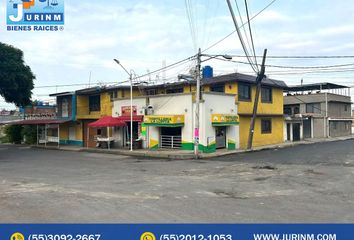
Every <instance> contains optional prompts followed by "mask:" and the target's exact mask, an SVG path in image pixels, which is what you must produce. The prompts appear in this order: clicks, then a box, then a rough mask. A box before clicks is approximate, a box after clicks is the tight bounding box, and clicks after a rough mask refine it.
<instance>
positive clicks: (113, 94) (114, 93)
mask: <svg viewBox="0 0 354 240" xmlns="http://www.w3.org/2000/svg"><path fill="white" fill-rule="evenodd" d="M109 95H110V97H111V101H113V100H114V99H116V98H117V97H118V96H117V91H113V92H110V93H109Z"/></svg>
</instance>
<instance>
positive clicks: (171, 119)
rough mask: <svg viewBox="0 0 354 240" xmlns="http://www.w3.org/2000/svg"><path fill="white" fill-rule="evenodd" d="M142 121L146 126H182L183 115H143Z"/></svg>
mask: <svg viewBox="0 0 354 240" xmlns="http://www.w3.org/2000/svg"><path fill="white" fill-rule="evenodd" d="M144 123H145V125H147V126H162V127H163V126H170V127H173V126H176V127H177V126H183V125H184V115H152V116H145V117H144Z"/></svg>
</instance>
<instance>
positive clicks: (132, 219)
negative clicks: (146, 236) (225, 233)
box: [0, 140, 354, 223]
mask: <svg viewBox="0 0 354 240" xmlns="http://www.w3.org/2000/svg"><path fill="white" fill-rule="evenodd" d="M353 146H354V140H347V141H339V142H327V143H317V144H311V145H304V146H296V147H290V148H284V149H279V150H266V151H260V152H253V153H244V154H238V155H233V156H227V157H222V158H215V159H208V160H174V161H171V160H163V159H159V160H153V159H136V158H132V157H127V156H119V155H109V154H97V153H84V152H81V153H80V152H65V151H56V150H43V149H30V148H28V147H16V146H9V145H0V193H1V194H0V222H2V223H5V222H6V223H15V222H21V223H28V222H36V223H37V222H39V223H49V222H56V223H59V222H60V223H61V222H70V223H73V222H84V223H87V222H95V223H97V222H117V223H122V222H124V223H125V222H127V223H151V222H153V223H175V222H178V223H186V222H188V223H190V222H202V223H204V222H205V223H209V222H210V223H217V222H223V223H229V222H233V223H248V222H256V223H263V222H276V223H278V222H292V223H299V222H321V223H322V222H336V223H337V222H338V223H339V222H340V223H342V222H354V187H353V186H354V147H353Z"/></svg>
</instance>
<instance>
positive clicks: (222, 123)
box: [211, 122, 240, 126]
mask: <svg viewBox="0 0 354 240" xmlns="http://www.w3.org/2000/svg"><path fill="white" fill-rule="evenodd" d="M239 124H240V123H239V122H212V123H211V125H212V126H232V125H239Z"/></svg>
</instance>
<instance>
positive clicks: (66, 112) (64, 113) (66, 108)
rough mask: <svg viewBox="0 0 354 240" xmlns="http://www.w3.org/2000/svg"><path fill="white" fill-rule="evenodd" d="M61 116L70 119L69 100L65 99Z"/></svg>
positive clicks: (62, 103)
mask: <svg viewBox="0 0 354 240" xmlns="http://www.w3.org/2000/svg"><path fill="white" fill-rule="evenodd" d="M61 116H62V117H69V103H68V99H66V98H64V99H63V101H62V102H61Z"/></svg>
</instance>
